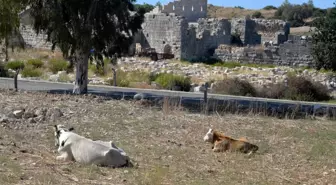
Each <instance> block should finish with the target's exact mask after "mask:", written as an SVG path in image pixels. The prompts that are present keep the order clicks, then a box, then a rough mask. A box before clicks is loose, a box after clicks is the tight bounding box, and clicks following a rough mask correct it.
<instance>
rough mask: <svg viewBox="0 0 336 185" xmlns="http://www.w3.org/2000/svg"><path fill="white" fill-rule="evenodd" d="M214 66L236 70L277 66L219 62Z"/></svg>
mask: <svg viewBox="0 0 336 185" xmlns="http://www.w3.org/2000/svg"><path fill="white" fill-rule="evenodd" d="M214 66H219V67H227V68H230V69H232V68H236V67H241V66H246V67H254V68H257V67H262V68H275V67H276V65H274V64H253V63H252V64H244V63H239V62H218V63H215V64H214Z"/></svg>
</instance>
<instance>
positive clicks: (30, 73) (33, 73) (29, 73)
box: [21, 66, 42, 78]
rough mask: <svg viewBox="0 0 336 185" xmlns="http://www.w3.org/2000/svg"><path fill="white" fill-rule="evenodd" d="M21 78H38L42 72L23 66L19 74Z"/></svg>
mask: <svg viewBox="0 0 336 185" xmlns="http://www.w3.org/2000/svg"><path fill="white" fill-rule="evenodd" d="M21 74H22V77H24V78H25V77H40V76H42V70H41V69H40V68H34V67H32V66H25V67H24V68H23V70H22V72H21Z"/></svg>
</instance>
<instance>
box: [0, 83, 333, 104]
mask: <svg viewBox="0 0 336 185" xmlns="http://www.w3.org/2000/svg"><path fill="white" fill-rule="evenodd" d="M13 84H14V82H13V79H11V78H0V88H13V87H14V85H13ZM18 88H19V89H24V90H29V91H55V92H56V91H57V92H62V91H64V92H72V88H73V84H69V83H56V82H49V81H36V80H18ZM88 91H89V93H97V94H106V95H109V94H111V93H128V94H130V93H145V94H149V95H151V96H180V97H184V98H197V99H198V98H203V93H193V92H179V91H167V90H152V89H136V88H123V87H111V86H103V85H89V87H88ZM208 97H209V98H215V99H220V100H247V101H262V102H274V103H289V104H303V105H321V106H336V104H330V103H316V102H300V101H290V100H275V99H266V98H253V97H242V96H229V95H217V94H208Z"/></svg>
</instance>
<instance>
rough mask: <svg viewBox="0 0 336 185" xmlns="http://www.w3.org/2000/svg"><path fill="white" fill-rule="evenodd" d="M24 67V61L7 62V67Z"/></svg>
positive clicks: (15, 68)
mask: <svg viewBox="0 0 336 185" xmlns="http://www.w3.org/2000/svg"><path fill="white" fill-rule="evenodd" d="M23 68H24V63H23V62H22V61H11V62H8V63H7V64H6V69H12V70H18V69H23Z"/></svg>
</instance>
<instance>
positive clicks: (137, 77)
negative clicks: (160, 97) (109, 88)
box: [107, 70, 150, 87]
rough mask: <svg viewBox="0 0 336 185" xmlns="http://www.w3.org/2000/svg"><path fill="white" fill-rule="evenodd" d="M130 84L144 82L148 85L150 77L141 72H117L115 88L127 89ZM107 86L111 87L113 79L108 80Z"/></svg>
mask: <svg viewBox="0 0 336 185" xmlns="http://www.w3.org/2000/svg"><path fill="white" fill-rule="evenodd" d="M131 82H145V83H150V75H149V73H147V72H142V71H130V72H125V71H122V70H118V71H117V86H119V87H129V86H130V83H131ZM107 83H108V84H109V85H113V78H112V79H110V80H108V81H107Z"/></svg>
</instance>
